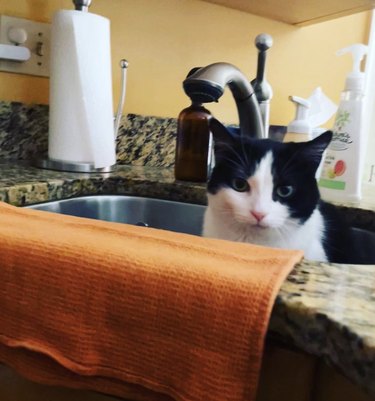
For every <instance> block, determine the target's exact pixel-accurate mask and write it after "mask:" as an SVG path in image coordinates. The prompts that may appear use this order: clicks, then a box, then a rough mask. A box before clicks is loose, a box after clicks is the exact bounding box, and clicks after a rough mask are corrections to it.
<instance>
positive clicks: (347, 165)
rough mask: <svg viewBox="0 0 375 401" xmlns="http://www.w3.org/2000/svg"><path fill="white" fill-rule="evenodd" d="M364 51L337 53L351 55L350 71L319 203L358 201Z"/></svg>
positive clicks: (360, 47) (359, 48) (353, 49)
mask: <svg viewBox="0 0 375 401" xmlns="http://www.w3.org/2000/svg"><path fill="white" fill-rule="evenodd" d="M367 49H368V47H367V46H366V45H364V44H362V43H359V44H354V45H352V46H348V47H345V48H344V49H341V50H339V51H338V52H337V53H336V54H337V55H338V56H341V55H343V54H347V53H351V54H352V56H353V61H354V62H353V70H352V71H351V72H350V73H349V74H348V75H347V78H346V82H345V88H344V90H343V92H342V93H341V99H340V104H339V108H338V111H337V113H336V119H335V124H334V127H333V138H332V141H331V143H330V145H329V146H328V149H327V153H326V156H325V159H324V166H323V172H322V176H321V179H320V180H319V186H320V193H321V195H322V197H323V199H326V200H328V201H336V202H358V201H359V200H360V199H361V190H362V188H361V178H362V170H363V160H364V157H363V152H364V149H363V141H364V139H365V136H364V134H365V133H364V129H363V111H364V83H365V74H364V72H362V71H361V61H362V59H363V58H364V57H365V55H366V54H367Z"/></svg>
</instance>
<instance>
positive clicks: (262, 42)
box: [255, 33, 273, 52]
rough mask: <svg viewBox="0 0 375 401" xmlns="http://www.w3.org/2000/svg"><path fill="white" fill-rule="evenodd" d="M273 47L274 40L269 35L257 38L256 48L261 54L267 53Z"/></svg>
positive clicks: (261, 35)
mask: <svg viewBox="0 0 375 401" xmlns="http://www.w3.org/2000/svg"><path fill="white" fill-rule="evenodd" d="M272 45H273V39H272V36H271V35H268V33H261V34H259V35H258V36H257V37H256V38H255V46H256V47H257V49H258V50H259V51H261V52H265V51H266V50H268V49H269V48H271V47H272Z"/></svg>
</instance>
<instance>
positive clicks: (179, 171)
mask: <svg viewBox="0 0 375 401" xmlns="http://www.w3.org/2000/svg"><path fill="white" fill-rule="evenodd" d="M210 118H211V113H210V112H209V111H208V110H207V109H205V108H204V107H203V106H202V105H201V104H199V103H193V104H192V105H191V106H190V107H187V108H186V109H184V110H182V111H181V113H180V114H179V116H178V123H177V144H176V162H175V177H176V179H178V180H183V181H196V182H205V181H207V178H208V172H209V167H210V159H211V146H210V145H211V138H210V128H209V120H210Z"/></svg>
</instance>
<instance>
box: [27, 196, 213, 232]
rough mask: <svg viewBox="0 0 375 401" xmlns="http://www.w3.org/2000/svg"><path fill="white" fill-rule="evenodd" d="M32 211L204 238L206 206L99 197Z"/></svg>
mask: <svg viewBox="0 0 375 401" xmlns="http://www.w3.org/2000/svg"><path fill="white" fill-rule="evenodd" d="M27 207H28V208H30V209H37V210H46V211H48V212H54V213H61V214H69V215H71V216H79V217H88V218H90V219H98V220H105V221H112V222H117V223H127V224H136V225H140V226H148V227H153V228H161V229H164V230H170V231H176V232H181V233H185V234H194V235H201V232H202V222H203V214H204V210H205V206H200V205H193V204H191V203H182V202H173V201H167V200H161V199H153V198H141V197H136V196H122V195H113V196H106V195H99V196H87V197H81V198H73V199H65V200H59V201H54V202H47V203H41V204H37V205H32V206H27Z"/></svg>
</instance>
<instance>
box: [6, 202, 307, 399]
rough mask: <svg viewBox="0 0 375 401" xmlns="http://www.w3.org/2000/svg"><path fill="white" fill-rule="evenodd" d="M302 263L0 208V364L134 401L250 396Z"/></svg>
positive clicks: (282, 254)
mask: <svg viewBox="0 0 375 401" xmlns="http://www.w3.org/2000/svg"><path fill="white" fill-rule="evenodd" d="M301 257H302V253H301V252H300V251H286V250H276V249H270V248H263V247H258V246H252V245H248V244H240V243H232V242H227V241H220V240H211V239H205V238H199V237H194V236H190V235H184V234H177V233H172V232H168V231H162V230H155V229H149V228H144V227H135V226H129V225H124V224H116V223H108V222H100V221H94V220H88V219H80V218H76V217H70V216H62V215H55V214H52V213H47V212H40V211H34V210H25V209H19V208H16V207H13V206H9V205H6V204H4V203H3V204H0V361H3V362H4V363H7V364H8V365H10V366H12V367H14V368H15V369H17V370H18V371H19V372H20V373H21V374H24V375H26V376H27V377H29V378H30V379H32V380H36V381H39V382H42V383H47V384H60V385H64V386H72V387H80V386H81V387H85V388H90V389H93V390H97V391H104V392H106V393H109V394H113V395H117V396H122V397H124V398H130V397H131V398H132V399H135V400H138V399H139V400H145V399H157V400H167V399H171V398H172V399H175V400H178V401H202V400H205V401H210V400H212V401H220V400H223V401H224V400H225V401H240V400H254V398H255V392H256V387H257V382H258V375H259V369H260V363H261V356H262V350H263V342H264V336H265V333H266V330H267V324H268V321H269V317H270V313H271V309H272V306H273V302H274V298H275V296H276V294H277V292H278V290H279V287H280V285H281V283H282V282H283V280H284V279H285V278H286V276H287V274H288V273H289V272H290V271H291V269H292V268H293V266H294V265H295V263H296V262H298V261H299V260H300V259H301Z"/></svg>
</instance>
